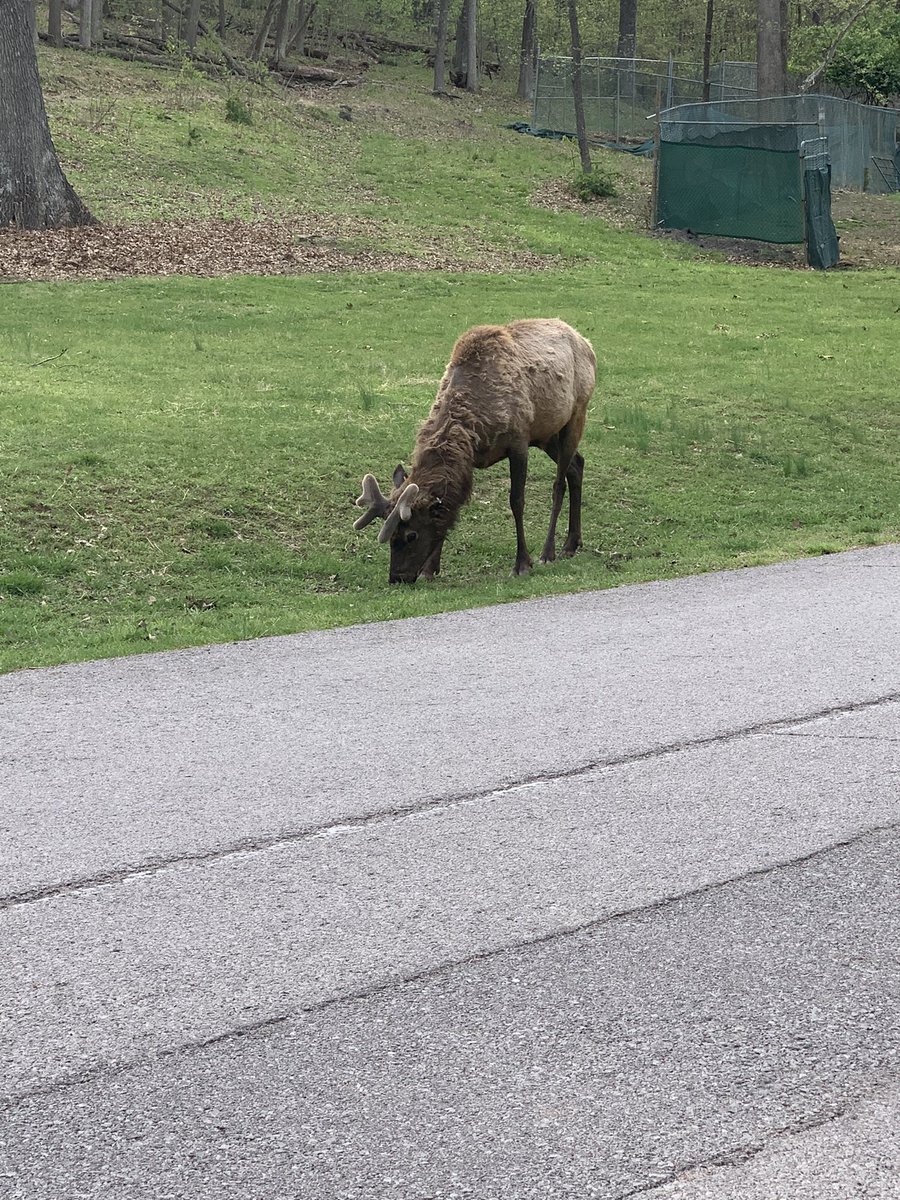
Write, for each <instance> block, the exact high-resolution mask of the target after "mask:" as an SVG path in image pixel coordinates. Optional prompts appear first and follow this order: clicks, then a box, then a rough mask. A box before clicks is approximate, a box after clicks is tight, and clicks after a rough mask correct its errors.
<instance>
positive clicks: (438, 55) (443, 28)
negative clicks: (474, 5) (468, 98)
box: [434, 0, 450, 96]
mask: <svg viewBox="0 0 900 1200" xmlns="http://www.w3.org/2000/svg"><path fill="white" fill-rule="evenodd" d="M449 16H450V0H440V6H439V8H438V21H437V38H436V41H435V47H434V94H435V95H436V96H443V95H444V94H445V93H446V91H447V87H446V84H445V83H444V67H445V63H444V60H445V59H446V57H447V23H448V18H449Z"/></svg>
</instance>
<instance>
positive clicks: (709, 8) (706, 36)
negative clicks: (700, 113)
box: [703, 0, 715, 104]
mask: <svg viewBox="0 0 900 1200" xmlns="http://www.w3.org/2000/svg"><path fill="white" fill-rule="evenodd" d="M714 4H715V0H706V29H705V30H704V32H703V100H704V103H706V104H708V103H709V69H710V61H711V59H712V32H713V6H714Z"/></svg>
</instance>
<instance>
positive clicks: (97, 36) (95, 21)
mask: <svg viewBox="0 0 900 1200" xmlns="http://www.w3.org/2000/svg"><path fill="white" fill-rule="evenodd" d="M91 41H92V42H93V44H94V45H95V46H100V45H102V43H103V0H91Z"/></svg>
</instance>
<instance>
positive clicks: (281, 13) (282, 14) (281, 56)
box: [273, 0, 293, 63]
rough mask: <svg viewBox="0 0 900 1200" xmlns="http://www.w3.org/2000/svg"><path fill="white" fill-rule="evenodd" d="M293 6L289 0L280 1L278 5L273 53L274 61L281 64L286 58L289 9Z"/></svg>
mask: <svg viewBox="0 0 900 1200" xmlns="http://www.w3.org/2000/svg"><path fill="white" fill-rule="evenodd" d="M292 8H293V5H292V3H291V0H280V3H279V5H278V17H277V19H276V21H275V52H274V55H273V57H274V59H275V61H276V62H279V63H280V62H283V61H284V60H285V59H286V58H287V49H288V35H289V34H290V30H291V9H292Z"/></svg>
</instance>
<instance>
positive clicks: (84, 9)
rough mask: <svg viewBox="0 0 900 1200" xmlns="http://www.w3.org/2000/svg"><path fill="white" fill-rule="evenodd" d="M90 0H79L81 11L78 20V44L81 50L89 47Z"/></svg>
mask: <svg viewBox="0 0 900 1200" xmlns="http://www.w3.org/2000/svg"><path fill="white" fill-rule="evenodd" d="M91 8H92V5H91V0H81V13H80V19H79V22H78V45H79V46H80V47H81V49H82V50H90V48H91Z"/></svg>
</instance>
